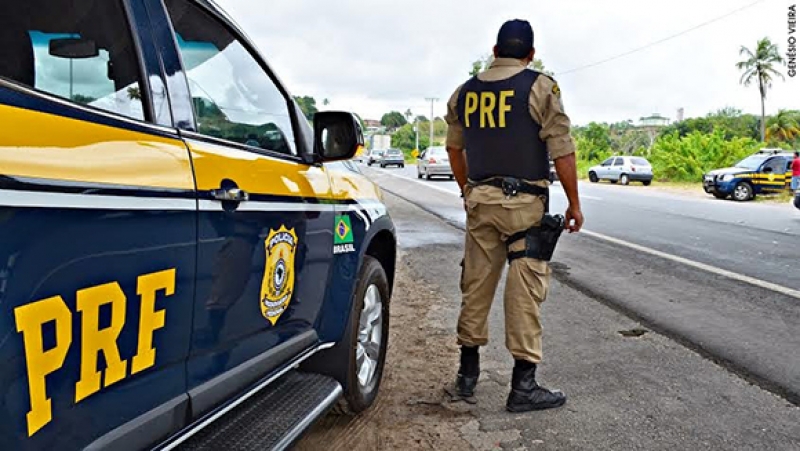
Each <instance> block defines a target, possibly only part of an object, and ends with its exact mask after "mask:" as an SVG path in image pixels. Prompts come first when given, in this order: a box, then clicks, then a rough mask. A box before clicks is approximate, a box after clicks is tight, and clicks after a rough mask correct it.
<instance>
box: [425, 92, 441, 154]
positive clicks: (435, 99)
mask: <svg viewBox="0 0 800 451" xmlns="http://www.w3.org/2000/svg"><path fill="white" fill-rule="evenodd" d="M425 100H427V101H429V102H430V103H431V117H430V128H431V137H430V141H428V147H430V146H432V145H433V103H434V102H438V101H439V99H438V98H436V97H426V98H425Z"/></svg>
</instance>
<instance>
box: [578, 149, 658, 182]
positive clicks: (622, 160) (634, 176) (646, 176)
mask: <svg viewBox="0 0 800 451" xmlns="http://www.w3.org/2000/svg"><path fill="white" fill-rule="evenodd" d="M599 180H608V181H610V182H611V183H617V182H619V183H621V184H623V185H627V184H628V183H630V182H631V181H636V182H642V184H643V185H644V186H648V185H650V182H652V181H653V167H652V166H651V165H650V162H649V161H647V160H646V159H644V158H642V157H632V156H627V155H626V156H616V157H611V158H609V159H607V160H606V161H604V162H602V163H601V164H599V165H597V166H592V167H591V168H589V181H590V182H592V183H595V182H597V181H599Z"/></svg>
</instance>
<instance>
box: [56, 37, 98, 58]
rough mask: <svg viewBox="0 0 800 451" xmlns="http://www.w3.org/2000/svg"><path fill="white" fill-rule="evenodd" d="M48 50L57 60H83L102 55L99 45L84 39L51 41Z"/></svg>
mask: <svg viewBox="0 0 800 451" xmlns="http://www.w3.org/2000/svg"><path fill="white" fill-rule="evenodd" d="M48 50H49V54H50V55H51V56H55V57H56V58H69V59H83V58H95V57H97V56H99V55H100V49H98V48H97V43H96V42H94V41H93V40H91V39H83V38H60V39H51V40H50V47H49V49H48Z"/></svg>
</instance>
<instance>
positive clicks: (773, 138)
mask: <svg viewBox="0 0 800 451" xmlns="http://www.w3.org/2000/svg"><path fill="white" fill-rule="evenodd" d="M798 137H800V112H798V111H789V110H780V111H779V112H778V114H776V115H775V116H772V117H771V118H769V120H768V121H767V132H766V138H767V141H768V142H771V143H777V142H787V143H788V142H792V141H794V140H795V139H796V138H798Z"/></svg>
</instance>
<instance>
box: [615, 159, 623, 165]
mask: <svg viewBox="0 0 800 451" xmlns="http://www.w3.org/2000/svg"><path fill="white" fill-rule="evenodd" d="M614 166H622V158H617V159H616V160H614Z"/></svg>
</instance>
